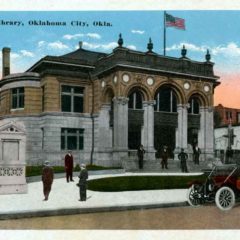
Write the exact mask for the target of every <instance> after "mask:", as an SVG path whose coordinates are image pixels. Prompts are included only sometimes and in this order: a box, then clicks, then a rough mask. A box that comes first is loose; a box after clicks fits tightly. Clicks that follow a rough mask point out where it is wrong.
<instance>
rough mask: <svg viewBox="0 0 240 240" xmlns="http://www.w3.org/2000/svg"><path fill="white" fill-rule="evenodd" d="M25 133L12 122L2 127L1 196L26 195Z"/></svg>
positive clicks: (0, 142) (0, 136)
mask: <svg viewBox="0 0 240 240" xmlns="http://www.w3.org/2000/svg"><path fill="white" fill-rule="evenodd" d="M25 149H26V135H25V131H24V130H23V129H22V128H21V127H19V126H18V125H17V124H15V123H13V122H10V123H6V124H4V125H1V126H0V194H11V193H26V192H27V183H26V177H25Z"/></svg>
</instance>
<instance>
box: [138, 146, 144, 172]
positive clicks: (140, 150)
mask: <svg viewBox="0 0 240 240" xmlns="http://www.w3.org/2000/svg"><path fill="white" fill-rule="evenodd" d="M144 153H145V150H144V148H143V145H142V144H141V145H140V146H139V148H138V152H137V154H138V164H139V169H143V157H144Z"/></svg>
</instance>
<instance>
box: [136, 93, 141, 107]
mask: <svg viewBox="0 0 240 240" xmlns="http://www.w3.org/2000/svg"><path fill="white" fill-rule="evenodd" d="M135 94H136V107H135V108H136V109H142V95H141V93H140V92H136V93H135Z"/></svg>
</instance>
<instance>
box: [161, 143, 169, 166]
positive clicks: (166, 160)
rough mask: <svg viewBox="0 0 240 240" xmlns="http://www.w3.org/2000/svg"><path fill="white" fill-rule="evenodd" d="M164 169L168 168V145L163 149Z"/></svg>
mask: <svg viewBox="0 0 240 240" xmlns="http://www.w3.org/2000/svg"><path fill="white" fill-rule="evenodd" d="M161 164H162V169H164V168H165V169H168V148H167V146H163V151H162V162H161Z"/></svg>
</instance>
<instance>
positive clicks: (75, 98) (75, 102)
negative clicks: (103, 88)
mask: <svg viewBox="0 0 240 240" xmlns="http://www.w3.org/2000/svg"><path fill="white" fill-rule="evenodd" d="M83 92H84V88H82V87H73V86H65V85H63V86H62V91H61V99H62V112H78V113H81V112H83V95H84V94H83Z"/></svg>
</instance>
